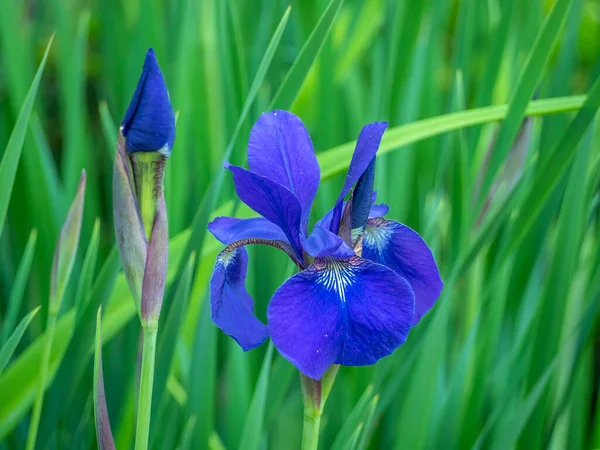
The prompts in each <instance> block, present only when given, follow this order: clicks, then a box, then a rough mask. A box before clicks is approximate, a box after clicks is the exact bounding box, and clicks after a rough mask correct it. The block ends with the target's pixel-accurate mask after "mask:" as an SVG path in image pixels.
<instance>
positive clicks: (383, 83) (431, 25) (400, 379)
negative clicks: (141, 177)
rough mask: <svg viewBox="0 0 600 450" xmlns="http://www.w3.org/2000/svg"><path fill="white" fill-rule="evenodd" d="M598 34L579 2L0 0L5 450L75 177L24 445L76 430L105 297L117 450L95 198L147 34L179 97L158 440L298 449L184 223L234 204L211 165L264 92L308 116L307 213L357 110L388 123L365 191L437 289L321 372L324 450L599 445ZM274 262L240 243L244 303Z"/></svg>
mask: <svg viewBox="0 0 600 450" xmlns="http://www.w3.org/2000/svg"><path fill="white" fill-rule="evenodd" d="M52 33H56V35H55V39H54V42H53V44H52V47H51V49H50V52H49V56H48V60H47V63H46V66H45V70H44V73H43V76H42V78H41V82H40V84H39V90H38V92H37V100H36V101H35V106H34V107H33V110H32V114H31V116H30V117H29V120H28V114H27V113H28V111H27V108H28V107H31V101H32V100H33V98H34V97H33V95H35V93H33V95H32V96H29V97H27V99H28V101H27V100H26V96H27V92H28V89H29V87H30V84H31V82H32V79H33V76H34V73H35V70H36V67H37V65H38V64H39V62H40V60H41V57H42V54H43V51H44V48H45V46H46V45H47V43H48V40H49V38H50V36H51V34H52ZM599 35H600V2H599V1H598V0H555V1H550V0H548V1H542V0H531V1H527V2H519V1H517V0H487V1H481V0H460V1H458V0H457V1H448V0H423V1H419V2H415V1H409V0H406V1H394V0H390V1H385V0H367V1H358V0H346V1H342V0H331V1H325V0H314V1H299V0H298V1H292V2H291V9H288V4H287V3H286V2H282V1H276V0H254V1H252V2H247V1H241V0H227V1H225V0H222V1H220V0H202V1H194V0H174V1H161V0H127V1H125V0H102V1H100V0H87V1H86V0H65V1H53V2H35V1H31V2H21V1H17V0H6V1H4V2H3V4H2V13H1V14H0V152H2V153H1V155H2V157H3V159H2V160H1V162H0V175H1V176H0V232H1V237H0V346H2V345H3V344H5V343H6V342H7V339H8V337H9V336H10V335H11V333H12V332H13V330H14V329H15V327H16V326H17V324H18V322H19V321H20V320H21V318H23V317H24V316H25V315H26V314H27V313H28V312H29V311H31V310H33V309H34V308H36V307H37V306H40V305H42V308H41V310H40V312H39V313H38V314H37V315H36V316H35V317H34V318H33V320H32V321H31V323H30V324H29V326H28V328H27V329H26V331H25V332H24V335H23V338H22V339H21V341H20V343H19V345H18V347H17V349H16V352H15V353H14V355H13V357H12V359H11V361H10V363H9V365H8V366H7V368H6V370H4V372H2V369H1V368H0V448H1V449H18V448H23V447H24V440H25V438H26V435H27V429H28V422H29V419H28V416H29V412H30V409H31V404H32V401H33V398H34V395H35V389H36V382H37V376H38V372H37V367H38V364H39V358H40V355H41V348H42V344H43V340H44V335H43V330H44V327H45V325H44V324H45V315H46V306H47V303H48V300H47V298H48V290H49V273H50V270H51V264H52V254H53V252H54V246H55V243H56V239H57V236H58V232H59V230H60V227H61V225H62V222H63V220H64V218H65V215H66V212H67V209H68V206H69V204H70V202H71V200H72V198H73V196H74V195H75V190H76V187H77V182H78V180H79V176H80V170H81V169H82V168H85V169H86V171H87V174H88V190H87V194H86V206H85V217H84V225H83V231H82V239H81V243H80V250H79V257H78V263H76V266H75V269H74V275H73V276H72V279H71V283H70V286H69V290H68V292H67V296H66V298H65V301H64V302H63V311H62V314H61V319H60V320H59V324H58V327H57V334H56V338H55V343H54V346H53V353H52V358H51V364H50V371H51V374H52V377H51V379H50V380H49V381H50V384H49V389H48V391H47V393H46V398H45V402H44V410H43V413H42V422H41V424H40V432H39V437H38V447H39V448H51V449H54V448H57V449H58V448H61V449H62V448H94V447H95V445H96V444H95V432H94V427H93V403H92V396H91V392H92V370H91V366H92V364H93V362H92V360H93V358H92V355H93V340H94V331H95V313H96V310H97V307H98V305H99V304H100V303H102V304H103V305H104V310H105V312H104V316H103V338H104V376H105V386H106V390H107V401H108V407H109V413H110V417H111V421H112V426H113V433H114V435H115V439H116V441H117V448H131V447H132V443H133V440H132V439H133V433H134V417H135V405H136V401H135V392H136V390H137V389H136V380H135V367H136V355H137V350H138V344H139V340H138V339H139V324H138V321H137V320H135V310H134V307H133V302H132V301H131V300H130V298H129V293H128V290H127V287H126V283H125V281H124V279H123V277H122V275H120V274H119V270H120V266H119V259H118V255H117V253H116V252H115V249H114V236H113V228H112V217H111V209H112V202H111V194H110V192H111V178H112V159H113V157H114V145H115V142H116V131H117V124H118V122H119V120H120V118H121V117H122V115H123V114H124V111H125V109H126V106H127V103H128V101H129V98H130V96H131V95H132V93H133V90H134V88H135V84H136V81H137V78H138V76H139V73H140V70H141V66H142V62H143V58H144V54H145V51H146V50H147V48H148V47H150V46H152V47H154V48H155V50H156V53H157V56H158V59H159V61H160V64H161V66H162V69H163V71H164V73H165V77H166V79H167V83H168V85H169V87H170V93H171V99H172V102H173V106H174V108H175V109H176V111H178V113H179V116H178V122H177V140H176V143H175V146H174V149H173V156H172V158H171V160H170V162H169V165H168V172H167V179H166V194H167V201H168V209H169V220H170V232H171V236H172V241H171V256H170V278H169V280H170V283H171V284H170V286H169V288H168V301H167V302H166V305H165V308H164V310H163V315H162V317H161V320H162V322H161V334H160V335H159V353H158V360H157V386H156V389H155V397H154V398H155V401H154V420H153V423H152V443H153V446H154V448H161V449H162V448H165V449H170V448H175V447H178V448H182V449H185V448H193V449H196V448H207V447H210V448H214V449H221V448H227V449H230V448H243V449H253V448H272V449H285V448H298V447H299V442H300V436H301V422H302V406H301V393H300V383H299V377H298V375H297V373H296V371H295V369H294V368H293V367H292V366H291V365H290V364H289V363H287V362H286V361H285V360H283V358H281V357H280V356H279V355H278V354H277V352H272V351H270V350H268V349H269V346H267V345H264V346H263V347H261V348H260V349H257V350H254V351H252V352H250V353H247V354H244V353H243V352H242V351H241V350H240V349H239V348H238V347H237V345H236V344H235V343H234V342H233V341H232V340H230V339H227V338H226V337H225V336H224V335H223V334H222V333H221V332H220V331H219V330H218V329H216V328H215V327H214V326H213V325H212V323H211V322H210V318H209V315H208V314H207V304H206V302H205V299H206V293H207V283H208V278H209V276H210V272H211V270H212V265H213V263H214V258H215V255H216V253H217V252H218V251H219V248H220V246H219V245H218V244H217V243H215V242H214V240H212V238H211V237H209V236H206V235H205V233H204V231H203V230H204V228H205V225H206V222H207V220H208V218H209V216H211V215H213V214H214V210H215V209H217V208H218V212H219V213H220V214H230V213H232V212H233V213H235V214H237V215H238V216H240V217H242V216H246V215H248V214H250V211H248V210H247V209H245V208H244V207H243V206H240V205H238V204H237V203H236V202H235V201H232V200H233V195H232V193H233V189H232V183H231V181H230V179H229V177H226V176H225V177H224V175H223V171H222V169H221V163H222V160H223V159H224V158H228V159H230V160H232V161H233V162H236V163H239V164H244V160H245V145H246V142H247V137H248V132H249V130H250V127H251V125H252V123H253V122H254V120H255V119H256V118H257V117H258V115H259V114H260V113H261V112H262V111H265V110H268V109H271V108H283V109H291V110H292V111H293V112H295V113H296V114H298V115H299V116H300V117H301V118H302V119H303V120H304V122H305V124H306V125H307V127H308V129H309V130H310V132H311V135H312V137H313V140H314V144H315V149H316V150H317V152H318V153H319V158H320V162H321V165H322V176H323V179H324V180H325V181H324V184H323V185H322V186H321V189H320V191H319V194H318V197H317V201H316V205H315V206H316V208H315V209H316V213H315V217H317V216H318V215H320V214H322V213H324V212H325V211H326V210H328V209H329V208H330V206H331V205H332V202H333V201H334V199H335V197H336V196H337V192H338V189H339V187H340V184H341V181H342V179H343V175H341V174H342V173H343V172H344V170H345V168H346V167H347V164H348V162H349V159H350V155H351V151H352V148H353V144H352V142H351V141H352V140H353V139H355V138H356V136H357V135H358V133H359V131H360V128H361V127H362V125H363V124H365V123H367V122H369V121H374V120H387V121H389V122H390V130H389V131H388V132H387V133H386V137H385V139H384V142H383V144H382V154H381V156H380V160H379V163H378V174H377V181H376V184H377V189H378V192H379V199H380V200H382V201H385V202H387V203H389V204H390V207H391V212H390V217H391V218H393V219H396V220H398V221H401V222H403V223H406V224H407V225H409V226H411V227H412V228H414V229H416V230H417V231H419V233H421V235H422V236H423V237H424V238H425V239H426V241H427V242H428V243H429V244H430V246H431V247H432V249H433V251H434V254H435V255H436V258H437V260H438V262H439V265H440V270H441V272H442V276H443V278H444V280H445V282H446V285H445V288H444V291H443V293H442V297H441V299H440V301H439V302H438V304H437V306H436V307H435V308H434V310H433V311H432V312H431V313H430V314H429V315H428V316H427V318H426V319H425V320H423V321H422V322H421V324H420V325H419V326H418V327H416V328H415V329H414V330H413V331H412V332H411V335H410V338H409V340H408V342H407V344H406V345H404V346H403V347H402V348H400V349H398V350H397V351H396V352H395V353H394V354H393V355H392V356H390V357H388V358H386V359H384V360H382V361H380V363H378V364H377V365H376V366H374V367H368V368H342V370H341V371H340V374H339V376H338V380H337V382H336V385H335V387H334V390H333V393H332V394H331V397H330V399H329V401H328V403H327V406H326V408H325V416H324V420H323V424H322V441H321V443H322V448H336V449H346V448H409V449H420V448H494V449H496V448H498V449H506V448H514V447H519V448H547V447H551V448H553V449H567V448H568V449H579V448H582V449H583V448H586V449H588V448H597V447H600V409H599V407H600V400H599V397H598V390H599V388H600V382H599V381H598V380H599V379H600V370H599V364H600V356H599V355H598V348H599V345H600V331H599V328H598V326H599V324H600V322H599V314H600V242H599V237H600V214H599V208H598V206H599V200H600V196H599V178H600V151H599V149H600V123H599V122H598V120H595V116H596V111H597V109H598V106H599V105H600V85H599V84H598V83H596V84H594V82H595V80H596V78H597V77H598V75H599V73H600V57H599V55H600V41H599V40H598V36H599ZM36 86H37V84H36V82H34V84H33V87H34V88H35V87H36ZM587 94H589V95H587ZM586 95H587V96H586ZM532 98H538V99H540V100H539V101H536V102H533V103H531V104H530V105H529V106H528V103H529V101H530V99H532ZM544 99H551V100H544ZM23 105H25V106H24V109H23V110H21V108H22V106H23ZM28 105H29V106H28ZM489 105H508V106H497V107H492V108H485V107H487V106H489ZM474 108H481V109H476V110H475V111H473V112H462V111H463V110H471V109H474ZM20 111H21V115H19V113H20ZM526 111H527V113H528V114H533V116H532V118H529V119H524V117H525V116H524V114H525V113H526ZM19 118H20V119H19ZM18 119H19V120H18ZM500 119H505V120H504V121H503V122H499V120H500ZM473 125H475V126H473ZM23 138H24V142H23V143H22V145H21V141H20V140H21V139H23ZM17 164H18V170H17V171H16V174H15V172H14V171H15V169H16V167H17ZM13 179H14V182H13ZM6 206H8V208H6ZM6 211H7V215H6V220H5V221H4V220H2V218H3V217H4V213H5V212H6ZM313 219H314V218H313ZM3 222H4V223H3ZM291 270H292V268H291V267H290V265H289V264H288V263H287V262H286V261H285V258H284V257H282V256H281V255H279V254H278V253H277V252H276V251H273V250H272V249H262V248H253V249H252V250H251V265H250V268H249V275H248V287H249V290H250V292H251V293H252V294H253V296H254V298H255V300H256V305H257V311H258V315H259V317H261V318H263V319H264V317H265V309H266V304H267V302H268V300H269V298H270V296H271V294H272V293H273V292H274V290H275V289H276V288H277V287H278V286H279V285H280V284H281V283H282V281H283V280H284V279H285V277H286V276H288V275H289V274H290V273H291ZM25 326H26V324H25ZM17 331H19V330H17ZM6 348H7V346H4V347H3V351H4V350H5V349H6ZM0 359H1V358H0Z"/></svg>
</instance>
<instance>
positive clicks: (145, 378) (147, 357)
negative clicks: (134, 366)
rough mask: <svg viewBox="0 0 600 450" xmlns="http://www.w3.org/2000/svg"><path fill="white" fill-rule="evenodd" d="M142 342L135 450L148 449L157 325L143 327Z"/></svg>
mask: <svg viewBox="0 0 600 450" xmlns="http://www.w3.org/2000/svg"><path fill="white" fill-rule="evenodd" d="M143 329H144V341H143V349H142V369H141V373H140V392H139V399H138V413H137V426H136V434H135V450H146V449H147V448H148V437H149V434H150V414H151V411H152V387H153V384H154V360H155V357H156V336H157V334H158V326H157V325H153V324H152V325H146V324H144V325H143Z"/></svg>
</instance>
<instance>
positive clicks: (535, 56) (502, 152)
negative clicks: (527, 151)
mask: <svg viewBox="0 0 600 450" xmlns="http://www.w3.org/2000/svg"><path fill="white" fill-rule="evenodd" d="M572 3H573V1H572V0H556V1H555V2H554V5H553V6H552V9H551V10H550V13H549V14H548V16H547V17H546V20H545V21H544V24H543V26H542V29H541V30H540V32H539V34H538V35H537V37H536V40H535V42H534V44H533V47H532V48H531V51H530V53H529V55H528V56H527V61H526V62H525V65H524V67H523V70H522V71H521V73H520V75H519V79H518V81H517V84H516V87H515V89H514V92H513V94H512V95H511V98H510V100H509V101H508V104H509V109H508V112H507V114H506V118H505V119H504V121H503V123H502V127H501V128H500V133H499V135H498V140H497V141H496V146H495V148H494V152H493V153H492V155H491V159H490V163H489V165H488V170H487V171H486V174H485V178H484V179H483V184H482V190H481V193H482V196H481V198H480V201H479V203H480V206H481V205H482V204H483V201H484V200H483V198H484V196H485V195H487V193H488V191H489V189H490V187H491V186H492V183H493V181H494V177H495V176H496V174H497V173H498V170H499V168H500V166H501V165H502V163H503V162H504V161H505V160H506V155H507V154H508V151H509V150H510V147H511V145H512V143H513V141H514V139H515V137H516V135H517V132H518V130H519V127H520V124H521V122H522V121H523V117H524V116H525V111H526V109H527V105H528V104H529V100H530V99H531V98H532V97H533V95H534V91H535V89H536V86H537V85H538V83H539V80H540V78H541V76H542V73H543V71H544V69H545V67H546V63H547V61H548V59H549V57H550V53H551V51H552V48H553V46H554V44H555V43H556V41H557V40H558V38H559V36H560V30H561V28H562V26H563V24H564V23H565V21H566V18H567V17H568V15H569V14H568V13H569V10H570V8H571V4H572Z"/></svg>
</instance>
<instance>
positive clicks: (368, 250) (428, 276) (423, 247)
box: [362, 218, 444, 325]
mask: <svg viewBox="0 0 600 450" xmlns="http://www.w3.org/2000/svg"><path fill="white" fill-rule="evenodd" d="M362 248H363V250H362V256H363V258H366V259H369V260H371V261H374V262H376V263H379V264H383V265H385V266H387V267H389V268H390V269H392V270H394V271H395V272H396V273H398V274H399V275H401V276H402V277H404V278H406V280H407V281H408V282H409V283H410V285H411V286H412V289H413V291H414V293H415V316H414V318H413V321H412V325H416V324H417V323H418V322H419V320H420V319H421V317H423V316H424V315H425V313H426V312H427V311H429V310H430V309H431V307H432V306H433V305H434V303H435V301H436V300H437V299H438V297H439V296H440V293H441V292H442V287H443V286H444V283H443V282H442V279H441V278H440V272H439V270H438V267H437V264H436V263H435V259H434V257H433V254H432V253H431V250H430V249H429V247H427V244H426V243H425V241H423V239H422V238H421V236H419V235H418V234H417V233H416V232H415V231H413V230H411V229H410V228H409V227H407V226H406V225H402V224H401V223H399V222H395V221H393V220H385V219H381V218H379V219H370V220H369V222H368V224H367V228H366V230H365V236H364V238H363V242H362Z"/></svg>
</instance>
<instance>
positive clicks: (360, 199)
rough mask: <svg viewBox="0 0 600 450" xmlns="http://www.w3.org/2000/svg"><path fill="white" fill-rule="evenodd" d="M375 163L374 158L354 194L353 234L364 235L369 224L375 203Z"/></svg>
mask: <svg viewBox="0 0 600 450" xmlns="http://www.w3.org/2000/svg"><path fill="white" fill-rule="evenodd" d="M375 161H376V159H375V158H373V159H372V160H371V162H370V163H369V165H368V166H367V170H365V172H364V173H363V174H362V175H361V176H360V178H359V179H358V182H357V183H356V187H355V188H354V191H353V192H352V232H353V234H354V233H355V232H358V233H362V231H363V230H364V228H365V225H366V224H367V219H368V218H369V213H370V212H371V204H372V202H373V184H374V183H375Z"/></svg>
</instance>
